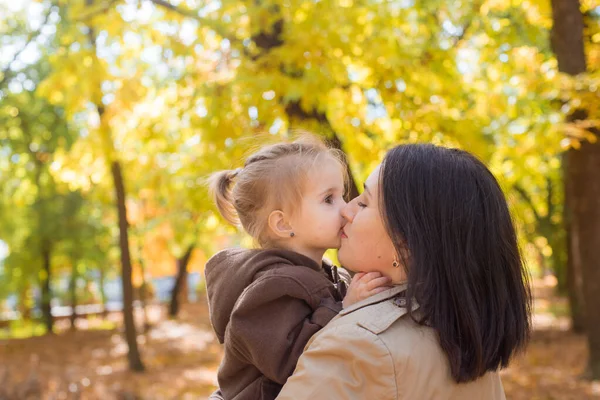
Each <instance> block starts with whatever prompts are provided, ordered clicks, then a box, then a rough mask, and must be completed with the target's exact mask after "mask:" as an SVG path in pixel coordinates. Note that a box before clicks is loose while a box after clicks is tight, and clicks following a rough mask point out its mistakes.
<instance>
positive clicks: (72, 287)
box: [69, 260, 78, 330]
mask: <svg viewBox="0 0 600 400" xmlns="http://www.w3.org/2000/svg"><path fill="white" fill-rule="evenodd" d="M77 278H78V271H77V260H73V267H72V268H71V281H70V282H69V291H70V292H71V317H70V320H71V329H72V330H75V321H76V320H77V310H76V308H77Z"/></svg>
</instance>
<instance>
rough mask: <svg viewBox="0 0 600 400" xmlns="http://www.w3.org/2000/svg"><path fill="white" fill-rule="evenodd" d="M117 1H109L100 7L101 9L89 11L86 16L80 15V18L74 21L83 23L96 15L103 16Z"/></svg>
mask: <svg viewBox="0 0 600 400" xmlns="http://www.w3.org/2000/svg"><path fill="white" fill-rule="evenodd" d="M118 1H119V0H109V1H108V3H106V4H105V5H104V6H103V7H102V8H99V9H97V10H94V11H90V12H89V13H87V14H86V15H82V16H80V17H79V18H77V19H76V21H79V22H84V21H87V20H88V19H90V18H94V17H95V16H97V15H100V14H104V13H106V12H107V11H108V10H110V9H111V8H112V6H113V5H114V4H115V3H116V2H118ZM88 5H90V4H88Z"/></svg>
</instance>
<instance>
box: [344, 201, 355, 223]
mask: <svg viewBox="0 0 600 400" xmlns="http://www.w3.org/2000/svg"><path fill="white" fill-rule="evenodd" d="M353 205H354V200H352V201H351V202H349V203H348V204H346V205H345V206H344V207H342V211H341V214H342V217H343V218H344V219H345V220H346V221H348V222H352V220H353V219H354V215H355V211H354V207H353Z"/></svg>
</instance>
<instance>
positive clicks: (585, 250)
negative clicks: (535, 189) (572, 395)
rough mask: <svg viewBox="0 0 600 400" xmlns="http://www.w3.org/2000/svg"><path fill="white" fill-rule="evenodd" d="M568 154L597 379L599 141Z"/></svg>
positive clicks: (575, 238) (574, 234)
mask: <svg viewBox="0 0 600 400" xmlns="http://www.w3.org/2000/svg"><path fill="white" fill-rule="evenodd" d="M568 157H569V160H568V162H567V165H568V166H569V178H570V180H571V182H570V184H569V185H570V186H571V187H572V191H571V198H570V202H569V205H570V207H571V232H570V235H571V246H572V251H573V252H574V253H575V254H574V255H575V257H573V261H574V264H575V265H577V264H579V263H578V261H581V264H580V265H581V279H582V286H583V303H584V308H583V309H584V310H585V328H586V330H587V336H588V343H589V349H590V370H591V373H592V377H593V378H594V379H600V307H598V306H597V305H598V304H600V179H598V176H597V174H598V172H599V171H600V145H598V144H597V143H593V144H592V143H587V142H584V143H582V146H581V149H580V150H578V151H576V152H575V151H573V152H569V154H568ZM574 271H577V268H574ZM591 305H596V306H591Z"/></svg>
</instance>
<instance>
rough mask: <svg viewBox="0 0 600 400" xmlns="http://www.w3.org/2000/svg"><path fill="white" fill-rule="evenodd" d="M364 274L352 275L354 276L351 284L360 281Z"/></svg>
mask: <svg viewBox="0 0 600 400" xmlns="http://www.w3.org/2000/svg"><path fill="white" fill-rule="evenodd" d="M365 274H366V273H365V272H358V273H356V274H354V276H353V277H352V283H354V282H358V281H360V280H361V279H362V278H363V277H364V276H365Z"/></svg>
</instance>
